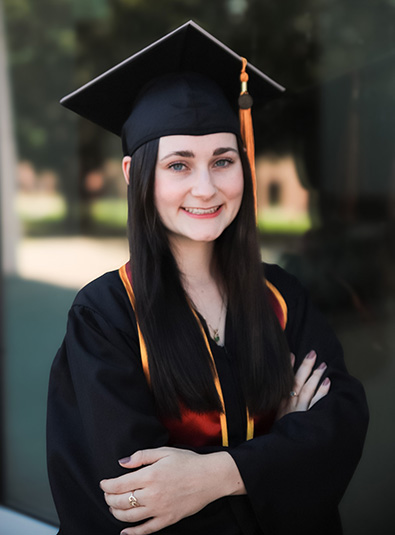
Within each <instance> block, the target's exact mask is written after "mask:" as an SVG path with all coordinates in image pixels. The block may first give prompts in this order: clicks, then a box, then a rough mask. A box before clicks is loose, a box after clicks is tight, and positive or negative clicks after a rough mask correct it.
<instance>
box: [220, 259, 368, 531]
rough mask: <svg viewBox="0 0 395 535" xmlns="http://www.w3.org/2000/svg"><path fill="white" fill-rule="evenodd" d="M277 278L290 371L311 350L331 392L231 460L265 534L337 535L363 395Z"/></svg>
mask: <svg viewBox="0 0 395 535" xmlns="http://www.w3.org/2000/svg"><path fill="white" fill-rule="evenodd" d="M279 269H280V268H277V270H279ZM281 272H282V270H281V271H279V273H280V277H279V279H278V284H277V287H278V289H280V291H281V292H282V294H283V296H284V297H285V299H286V301H287V305H288V324H287V328H286V335H287V338H288V343H289V347H290V350H291V351H292V352H293V353H294V354H295V355H296V367H297V366H299V365H300V362H301V361H302V360H303V358H304V357H305V355H306V354H307V353H308V352H309V351H310V350H312V349H314V350H315V351H316V352H317V364H319V362H322V361H324V362H326V363H327V365H328V368H327V370H326V373H325V375H326V376H328V377H329V378H330V379H331V388H330V392H329V394H328V395H327V396H326V397H325V398H323V399H322V400H320V401H319V402H318V403H317V404H316V405H314V406H313V407H312V408H311V409H310V410H309V411H307V412H295V413H291V414H287V415H285V416H284V417H283V418H281V419H280V420H278V421H277V422H276V423H275V424H274V426H273V427H272V429H271V431H270V433H269V434H267V435H263V436H260V437H257V438H254V439H252V440H250V441H248V442H244V443H243V444H241V445H239V446H237V447H236V448H232V449H230V450H229V453H230V454H231V455H232V457H233V459H234V461H235V462H236V464H237V466H238V469H239V471H240V474H241V476H242V478H243V481H244V484H245V487H246V490H247V494H248V497H249V501H250V504H251V506H252V509H253V512H254V515H255V517H256V519H257V521H258V523H259V526H260V528H261V530H262V531H263V532H264V533H269V534H271V535H280V534H281V535H283V534H284V535H285V534H288V533H293V534H294V535H295V534H299V533H301V534H302V533H303V534H304V535H307V534H309V535H310V534H311V535H313V534H314V535H315V534H317V533H320V535H324V534H331V535H332V534H340V533H342V530H341V525H340V521H339V516H338V509H337V508H338V504H339V502H340V500H341V498H342V496H343V494H344V491H345V489H346V487H347V485H348V483H349V481H350V479H351V477H352V474H353V472H354V470H355V468H356V466H357V464H358V461H359V459H360V456H361V454H362V447H363V443H364V439H365V434H366V429H367V423H368V409H367V405H366V399H365V394H364V390H363V388H362V386H361V385H360V383H359V382H358V381H357V380H356V379H354V378H353V377H351V376H350V375H349V374H348V372H347V369H346V366H345V363H344V359H343V353H342V348H341V346H340V343H339V341H338V340H337V338H336V337H335V335H334V334H333V332H332V331H331V329H330V327H329V326H328V324H327V323H326V321H325V319H324V318H323V316H322V315H321V314H320V312H319V311H318V310H316V309H315V308H314V306H313V305H312V303H311V302H310V300H309V298H308V297H307V295H306V293H305V291H304V290H303V288H302V287H301V285H300V284H299V283H298V282H297V280H296V279H294V278H293V277H291V276H288V275H286V279H285V281H286V282H285V284H284V283H283V284H282V283H281V279H282V278H283V275H281ZM282 273H284V272H282Z"/></svg>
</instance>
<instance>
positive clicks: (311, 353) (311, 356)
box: [306, 350, 317, 359]
mask: <svg viewBox="0 0 395 535" xmlns="http://www.w3.org/2000/svg"><path fill="white" fill-rule="evenodd" d="M316 356H317V353H316V352H315V351H314V350H313V351H310V353H307V355H306V358H307V359H313V358H315V357H316Z"/></svg>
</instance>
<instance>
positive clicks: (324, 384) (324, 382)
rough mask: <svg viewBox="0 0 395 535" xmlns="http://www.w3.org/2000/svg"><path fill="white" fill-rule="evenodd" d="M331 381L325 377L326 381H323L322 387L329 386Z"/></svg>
mask: <svg viewBox="0 0 395 535" xmlns="http://www.w3.org/2000/svg"><path fill="white" fill-rule="evenodd" d="M330 382H331V380H330V379H329V377H325V379H324V380H323V381H322V386H328V385H329V383H330Z"/></svg>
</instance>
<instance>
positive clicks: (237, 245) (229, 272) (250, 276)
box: [128, 140, 293, 417]
mask: <svg viewBox="0 0 395 535" xmlns="http://www.w3.org/2000/svg"><path fill="white" fill-rule="evenodd" d="M158 146H159V140H154V141H150V142H148V143H146V144H145V145H143V146H142V147H140V148H139V149H138V150H137V151H136V152H135V153H134V155H133V157H132V160H131V165H130V182H129V186H128V208H129V218H128V234H129V247H130V262H131V271H132V281H133V289H134V293H135V297H136V314H137V317H138V321H139V325H140V329H141V332H142V334H143V337H144V340H145V342H146V345H147V351H148V356H149V369H150V376H151V385H152V391H153V395H154V397H155V400H156V403H157V406H158V409H159V411H160V413H161V414H162V415H164V416H173V417H177V416H179V415H180V406H179V404H180V402H182V403H183V404H184V405H185V406H187V407H188V408H190V409H191V410H194V411H197V412H206V411H210V410H221V402H220V400H219V397H218V394H217V392H216V389H215V386H214V381H213V374H212V365H211V361H210V357H209V354H208V352H207V349H206V346H205V343H204V340H203V337H202V335H201V332H200V329H199V326H198V324H197V322H196V319H195V316H194V314H193V312H192V310H191V307H190V305H189V304H188V300H187V296H186V294H185V291H184V288H183V286H182V283H181V276H180V272H179V270H178V266H177V263H176V261H175V259H174V256H173V254H172V252H171V249H170V245H169V240H168V236H167V231H166V228H165V227H164V225H163V224H162V222H161V220H160V217H159V215H158V213H157V210H156V207H155V202H154V182H155V166H156V159H157V154H158ZM238 146H239V153H240V157H241V162H242V168H243V174H244V193H243V199H242V202H241V206H240V210H239V212H238V214H237V216H236V218H235V219H234V221H233V222H232V223H231V224H230V225H229V227H227V228H226V229H225V231H224V232H223V233H222V235H221V236H220V237H219V238H218V239H217V240H216V242H215V246H214V256H215V262H216V265H217V266H218V271H219V274H220V276H221V281H222V283H223V287H224V290H225V292H226V295H227V299H228V307H229V309H230V310H231V318H232V322H233V325H232V330H233V332H234V333H235V335H234V338H235V342H236V358H237V362H238V368H239V373H240V379H241V384H242V389H243V393H244V397H245V402H246V405H247V407H248V409H249V411H250V413H251V414H257V413H259V412H261V411H263V410H271V409H275V408H276V407H278V405H279V403H280V401H281V399H282V398H284V397H285V396H287V395H289V391H290V390H291V389H292V381H293V378H292V370H291V365H290V356H289V350H288V346H287V342H286V339H285V335H284V333H283V331H282V329H281V327H280V325H279V322H278V320H277V318H276V317H275V314H274V312H273V309H272V307H271V305H270V303H269V300H268V296H267V287H266V285H265V281H264V277H263V271H262V265H261V259H260V253H259V242H258V235H257V230H256V224H255V210H254V199H253V189H252V180H251V172H250V167H249V164H248V160H247V157H246V155H245V151H244V149H243V148H242V145H241V143H240V141H238Z"/></svg>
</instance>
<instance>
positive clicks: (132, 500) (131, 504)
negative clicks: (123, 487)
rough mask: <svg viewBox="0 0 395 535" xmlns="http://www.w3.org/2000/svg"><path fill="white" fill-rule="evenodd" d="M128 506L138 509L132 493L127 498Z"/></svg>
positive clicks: (138, 505) (137, 503)
mask: <svg viewBox="0 0 395 535" xmlns="http://www.w3.org/2000/svg"><path fill="white" fill-rule="evenodd" d="M128 499H129V505H130V507H140V504H139V502H138V500H137V498H136V496H135V495H134V494H133V492H131V493H130V496H129V498H128Z"/></svg>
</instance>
